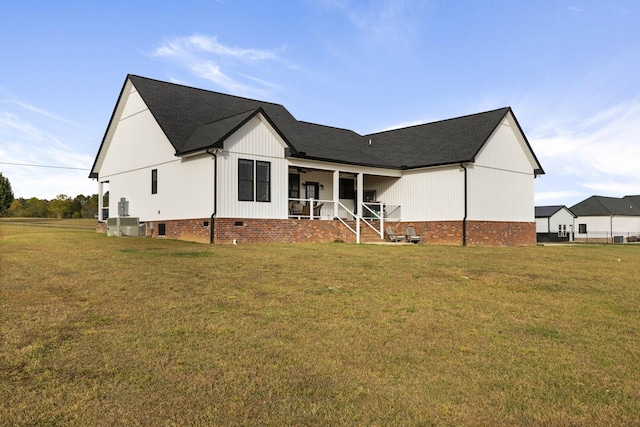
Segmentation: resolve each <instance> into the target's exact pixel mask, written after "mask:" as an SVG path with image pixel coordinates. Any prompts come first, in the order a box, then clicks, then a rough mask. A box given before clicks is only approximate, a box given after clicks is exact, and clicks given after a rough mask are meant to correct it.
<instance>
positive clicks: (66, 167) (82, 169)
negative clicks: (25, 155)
mask: <svg viewBox="0 0 640 427" xmlns="http://www.w3.org/2000/svg"><path fill="white" fill-rule="evenodd" d="M0 164H1V165H11V166H29V167H33V168H51V169H69V170H77V171H88V170H90V169H87V168H71V167H68V166H51V165H32V164H28V163H12V162H0Z"/></svg>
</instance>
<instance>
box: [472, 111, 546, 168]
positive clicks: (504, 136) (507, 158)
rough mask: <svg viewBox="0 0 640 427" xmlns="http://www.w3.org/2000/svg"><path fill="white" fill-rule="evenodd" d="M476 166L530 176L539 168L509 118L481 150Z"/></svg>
mask: <svg viewBox="0 0 640 427" xmlns="http://www.w3.org/2000/svg"><path fill="white" fill-rule="evenodd" d="M475 164H476V165H478V166H486V167H491V168H496V169H505V170H510V171H517V172H523V173H529V174H532V173H533V170H534V169H536V168H537V165H536V164H535V161H534V159H533V157H532V156H531V152H530V151H529V149H528V147H527V146H526V144H525V141H524V139H523V138H522V135H521V134H520V132H519V130H518V128H517V127H516V125H515V122H512V121H511V120H509V119H507V118H505V120H503V121H502V123H501V124H500V125H499V126H498V128H497V129H496V130H495V131H494V133H493V135H492V136H491V138H489V141H488V142H487V143H486V144H485V145H484V147H483V148H482V150H480V153H479V154H478V156H477V157H476V161H475Z"/></svg>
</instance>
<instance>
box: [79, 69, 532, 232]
mask: <svg viewBox="0 0 640 427" xmlns="http://www.w3.org/2000/svg"><path fill="white" fill-rule="evenodd" d="M543 173H544V172H543V170H542V168H541V166H540V164H539V162H538V160H537V158H536V156H535V154H534V153H533V151H532V149H531V147H530V145H529V143H528V141H527V139H526V137H525V135H524V133H523V132H522V129H521V128H520V125H519V124H518V122H517V120H516V118H515V116H514V114H513V112H512V111H511V109H510V108H508V107H507V108H501V109H498V110H493V111H487V112H483V113H478V114H473V115H468V116H464V117H459V118H454V119H449V120H443V121H438V122H434V123H429V124H424V125H418V126H412V127H408V128H402V129H397V130H392V131H386V132H380V133H374V134H369V135H359V134H357V133H355V132H353V131H350V130H347V129H338V128H333V127H328V126H322V125H318V124H313V123H308V122H303V121H299V120H297V119H295V118H294V117H293V116H292V115H291V114H290V113H289V112H288V111H287V110H286V109H285V108H284V107H283V106H281V105H278V104H273V103H268V102H263V101H257V100H252V99H246V98H240V97H236V96H230V95H225V94H221V93H217V92H211V91H206V90H201V89H197V88H192V87H187V86H181V85H177V84H173V83H166V82H162V81H158V80H152V79H148V78H144V77H139V76H134V75H129V76H127V78H126V80H125V83H124V86H123V88H122V91H121V93H120V96H119V98H118V101H117V103H116V106H115V110H114V112H113V115H112V117H111V120H110V121H109V125H108V127H107V130H106V133H105V135H104V138H103V140H102V143H101V145H100V148H99V150H98V153H97V156H96V159H95V162H94V165H93V167H92V169H91V173H90V177H91V178H94V179H96V180H97V181H98V183H99V192H100V195H102V194H103V192H104V191H106V189H107V186H108V190H109V195H110V200H111V201H112V203H111V206H109V217H110V218H111V219H110V220H114V218H117V217H118V214H119V212H118V206H117V204H118V203H117V202H118V201H125V202H126V204H127V205H128V211H127V212H120V213H121V214H122V213H125V214H128V216H129V220H131V218H136V221H139V222H140V223H141V224H142V225H143V228H142V229H143V233H145V234H146V235H149V236H153V237H159V236H166V237H170V238H180V239H189V240H197V241H207V242H212V243H213V242H220V243H228V242H233V241H236V242H305V241H310V242H311V241H334V240H337V239H340V240H344V241H353V242H360V241H362V240H372V239H376V240H380V239H383V238H384V237H385V234H384V230H385V229H386V228H387V227H392V228H393V229H394V230H395V231H396V233H398V234H404V230H405V228H406V227H407V226H409V225H411V226H414V227H415V229H416V231H417V232H418V234H421V235H422V241H423V242H427V243H449V244H463V245H464V244H471V245H523V244H527V245H528V244H535V240H536V232H535V221H534V178H535V177H536V176H538V175H540V174H543ZM99 199H100V200H102V197H100V198H99ZM123 206H124V205H123ZM99 212H102V210H101V209H100V210H99ZM100 228H101V229H102V230H104V228H105V226H104V224H103V225H101V226H100Z"/></svg>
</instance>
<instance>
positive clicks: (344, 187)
mask: <svg viewBox="0 0 640 427" xmlns="http://www.w3.org/2000/svg"><path fill="white" fill-rule="evenodd" d="M340 198H341V199H347V200H354V199H355V198H356V191H355V183H354V182H353V179H351V178H340Z"/></svg>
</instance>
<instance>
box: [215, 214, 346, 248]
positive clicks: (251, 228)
mask: <svg viewBox="0 0 640 427" xmlns="http://www.w3.org/2000/svg"><path fill="white" fill-rule="evenodd" d="M214 234H215V243H233V241H234V240H235V241H236V242H237V243H276V242H277V243H320V242H335V241H343V242H355V241H356V236H355V234H353V233H352V232H351V231H350V230H349V229H347V228H346V227H345V226H344V224H342V223H341V222H340V221H337V220H309V219H246V218H216V219H215V223H214Z"/></svg>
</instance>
